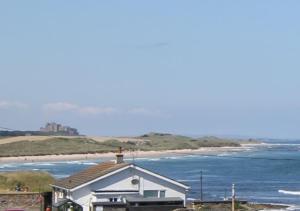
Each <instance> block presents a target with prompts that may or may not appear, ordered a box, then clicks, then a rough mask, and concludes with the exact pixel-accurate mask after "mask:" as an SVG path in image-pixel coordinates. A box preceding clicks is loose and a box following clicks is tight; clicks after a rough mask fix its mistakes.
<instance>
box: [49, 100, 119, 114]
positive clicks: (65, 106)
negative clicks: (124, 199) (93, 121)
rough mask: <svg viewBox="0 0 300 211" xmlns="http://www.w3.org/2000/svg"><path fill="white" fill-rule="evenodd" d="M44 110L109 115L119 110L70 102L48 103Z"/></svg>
mask: <svg viewBox="0 0 300 211" xmlns="http://www.w3.org/2000/svg"><path fill="white" fill-rule="evenodd" d="M43 110H44V111H45V112H47V113H57V112H73V113H77V114H82V115H100V114H107V115H108V114H112V113H115V112H116V111H117V109H115V108H113V107H100V106H80V105H77V104H74V103H69V102H55V103H47V104H45V105H44V106H43Z"/></svg>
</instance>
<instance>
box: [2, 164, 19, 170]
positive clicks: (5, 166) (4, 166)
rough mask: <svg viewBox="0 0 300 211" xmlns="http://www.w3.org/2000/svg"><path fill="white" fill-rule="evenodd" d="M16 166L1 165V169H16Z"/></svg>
mask: <svg viewBox="0 0 300 211" xmlns="http://www.w3.org/2000/svg"><path fill="white" fill-rule="evenodd" d="M16 167H17V166H16V165H13V164H4V165H0V169H4V168H16Z"/></svg>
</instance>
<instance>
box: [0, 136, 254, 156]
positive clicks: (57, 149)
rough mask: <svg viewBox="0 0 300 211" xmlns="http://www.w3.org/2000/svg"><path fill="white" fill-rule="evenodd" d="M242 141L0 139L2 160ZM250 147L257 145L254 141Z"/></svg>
mask: <svg viewBox="0 0 300 211" xmlns="http://www.w3.org/2000/svg"><path fill="white" fill-rule="evenodd" d="M241 141H242V142H241ZM243 141H244V142H249V140H233V139H222V138H217V137H213V136H210V137H201V138H191V137H187V136H181V135H173V134H165V133H149V134H145V135H142V136H138V137H80V136H77V137H76V136H73V137H70V136H19V137H10V138H9V137H8V138H2V139H0V146H1V147H0V157H9V156H28V155H52V154H57V155H59V154H85V153H106V152H115V151H116V149H117V148H118V147H122V148H124V149H125V150H128V151H129V150H141V151H162V150H177V149H198V148H201V147H224V146H230V147H239V146H241V144H240V143H243ZM251 143H254V140H253V142H251Z"/></svg>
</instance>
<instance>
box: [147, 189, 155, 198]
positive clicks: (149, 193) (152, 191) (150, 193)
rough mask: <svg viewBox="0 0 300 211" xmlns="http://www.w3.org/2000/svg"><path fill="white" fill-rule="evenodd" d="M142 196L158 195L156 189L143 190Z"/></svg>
mask: <svg viewBox="0 0 300 211" xmlns="http://www.w3.org/2000/svg"><path fill="white" fill-rule="evenodd" d="M144 197H145V198H148V197H156V198H157V197H158V190H145V191H144Z"/></svg>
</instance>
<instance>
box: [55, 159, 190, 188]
mask: <svg viewBox="0 0 300 211" xmlns="http://www.w3.org/2000/svg"><path fill="white" fill-rule="evenodd" d="M130 167H133V168H135V169H137V170H139V171H142V172H144V173H146V174H150V175H152V176H155V177H157V178H160V179H162V180H166V181H168V182H170V183H173V184H175V185H177V186H180V187H183V188H185V189H189V187H188V186H187V185H185V184H183V183H181V182H177V181H176V180H173V179H170V178H168V177H165V176H162V175H159V174H157V173H154V172H152V171H149V170H147V169H144V168H141V167H139V166H136V165H135V164H130V163H125V162H124V163H119V164H117V163H115V162H105V163H100V164H98V165H96V166H93V167H90V168H88V169H85V170H83V171H81V172H78V173H76V174H73V175H71V176H69V177H67V178H63V179H60V180H57V181H56V182H55V183H54V184H53V185H51V186H53V187H59V188H63V189H69V190H75V189H78V188H80V187H82V186H84V185H86V184H89V183H92V182H94V181H97V180H99V179H101V178H103V177H106V176H109V175H110V174H114V173H115V172H118V171H122V170H123V169H127V168H130Z"/></svg>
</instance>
